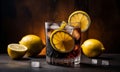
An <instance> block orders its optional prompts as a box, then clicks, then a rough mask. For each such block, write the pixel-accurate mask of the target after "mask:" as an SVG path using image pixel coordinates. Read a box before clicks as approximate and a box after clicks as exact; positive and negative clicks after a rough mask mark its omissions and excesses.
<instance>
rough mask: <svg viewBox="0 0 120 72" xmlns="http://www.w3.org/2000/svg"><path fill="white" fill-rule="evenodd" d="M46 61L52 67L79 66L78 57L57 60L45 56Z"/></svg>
mask: <svg viewBox="0 0 120 72" xmlns="http://www.w3.org/2000/svg"><path fill="white" fill-rule="evenodd" d="M46 61H47V63H49V64H52V65H59V66H70V67H75V66H77V65H78V66H79V65H80V56H78V57H76V58H75V59H73V58H71V59H58V58H52V57H48V56H46Z"/></svg>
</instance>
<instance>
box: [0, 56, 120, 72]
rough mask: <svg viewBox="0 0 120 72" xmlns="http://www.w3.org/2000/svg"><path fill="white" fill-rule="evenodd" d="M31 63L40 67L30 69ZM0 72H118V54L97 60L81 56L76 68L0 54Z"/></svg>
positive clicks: (119, 58)
mask: <svg viewBox="0 0 120 72" xmlns="http://www.w3.org/2000/svg"><path fill="white" fill-rule="evenodd" d="M93 60H94V61H95V60H97V61H98V63H97V64H95V63H94V62H92V61H93ZM33 62H37V63H40V64H39V65H40V67H32V65H31V63H33ZM0 72H120V54H102V55H101V56H100V57H99V58H97V59H89V58H87V57H84V56H82V60H81V64H80V65H79V66H77V67H65V66H56V65H49V64H48V63H46V61H45V58H26V59H22V60H12V59H10V58H9V56H8V55H7V54H0Z"/></svg>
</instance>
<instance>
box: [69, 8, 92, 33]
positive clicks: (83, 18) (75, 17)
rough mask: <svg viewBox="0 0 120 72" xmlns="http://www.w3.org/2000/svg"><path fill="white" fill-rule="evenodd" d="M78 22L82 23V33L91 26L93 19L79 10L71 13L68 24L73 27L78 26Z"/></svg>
mask: <svg viewBox="0 0 120 72" xmlns="http://www.w3.org/2000/svg"><path fill="white" fill-rule="evenodd" d="M78 22H79V23H80V28H81V32H85V31H86V30H87V29H88V28H89V26H90V23H91V19H90V17H89V15H88V14H87V13H86V12H84V11H81V10H79V11H75V12H73V13H71V14H70V16H69V18H68V23H69V24H70V25H71V26H74V27H75V26H77V25H78V24H76V23H78Z"/></svg>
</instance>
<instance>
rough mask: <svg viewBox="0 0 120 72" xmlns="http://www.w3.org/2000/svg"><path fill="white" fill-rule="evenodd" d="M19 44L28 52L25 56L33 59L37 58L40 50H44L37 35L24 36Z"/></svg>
mask: <svg viewBox="0 0 120 72" xmlns="http://www.w3.org/2000/svg"><path fill="white" fill-rule="evenodd" d="M19 43H20V44H22V45H25V46H26V47H27V48H28V50H27V52H26V56H29V57H35V56H37V55H38V54H39V53H40V52H41V50H42V49H43V48H44V44H43V42H42V40H41V38H40V37H39V36H37V35H33V34H30V35H26V36H24V37H23V38H22V39H21V40H20V41H19Z"/></svg>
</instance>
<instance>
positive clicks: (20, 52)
mask: <svg viewBox="0 0 120 72" xmlns="http://www.w3.org/2000/svg"><path fill="white" fill-rule="evenodd" d="M26 51H27V47H26V46H24V45H20V44H15V43H12V44H9V45H8V47H7V52H8V55H9V56H10V58H12V59H20V58H22V57H23V56H24V55H25V53H26Z"/></svg>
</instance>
